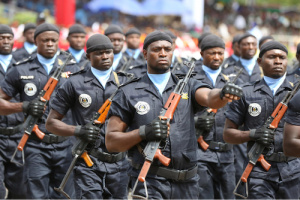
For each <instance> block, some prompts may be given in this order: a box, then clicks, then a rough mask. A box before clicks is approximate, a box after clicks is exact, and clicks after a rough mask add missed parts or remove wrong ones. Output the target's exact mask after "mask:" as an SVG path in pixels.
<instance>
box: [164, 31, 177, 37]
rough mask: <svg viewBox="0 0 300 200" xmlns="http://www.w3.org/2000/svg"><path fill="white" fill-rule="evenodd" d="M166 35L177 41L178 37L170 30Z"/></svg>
mask: <svg viewBox="0 0 300 200" xmlns="http://www.w3.org/2000/svg"><path fill="white" fill-rule="evenodd" d="M165 33H166V34H168V35H169V36H170V37H171V38H172V39H176V38H177V37H176V35H174V33H172V31H170V30H165Z"/></svg>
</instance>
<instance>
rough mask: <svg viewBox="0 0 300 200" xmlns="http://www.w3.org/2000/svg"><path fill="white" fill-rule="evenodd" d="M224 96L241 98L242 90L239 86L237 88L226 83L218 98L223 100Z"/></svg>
mask: <svg viewBox="0 0 300 200" xmlns="http://www.w3.org/2000/svg"><path fill="white" fill-rule="evenodd" d="M225 94H232V95H234V96H238V97H242V96H243V90H242V88H241V87H240V86H237V85H235V84H233V83H226V84H225V85H224V87H223V88H222V90H221V93H220V98H221V99H223V97H224V96H225Z"/></svg>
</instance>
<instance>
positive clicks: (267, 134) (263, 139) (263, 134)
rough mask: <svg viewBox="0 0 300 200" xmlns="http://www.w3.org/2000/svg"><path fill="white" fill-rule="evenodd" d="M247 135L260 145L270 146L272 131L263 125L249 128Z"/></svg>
mask: <svg viewBox="0 0 300 200" xmlns="http://www.w3.org/2000/svg"><path fill="white" fill-rule="evenodd" d="M249 137H250V138H251V139H252V140H255V141H256V142H258V143H260V144H262V145H265V146H270V145H271V144H272V143H273V142H274V131H273V130H271V129H268V128H265V127H262V128H259V129H251V130H250V135H249Z"/></svg>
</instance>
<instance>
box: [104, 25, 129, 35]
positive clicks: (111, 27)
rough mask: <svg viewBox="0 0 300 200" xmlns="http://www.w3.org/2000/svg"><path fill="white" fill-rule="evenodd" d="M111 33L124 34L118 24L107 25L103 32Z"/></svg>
mask: <svg viewBox="0 0 300 200" xmlns="http://www.w3.org/2000/svg"><path fill="white" fill-rule="evenodd" d="M112 33H121V34H123V35H124V33H123V31H122V29H121V27H120V26H117V25H114V24H112V25H109V27H107V29H106V30H105V32H104V34H105V35H109V34H112Z"/></svg>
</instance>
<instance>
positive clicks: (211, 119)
mask: <svg viewBox="0 0 300 200" xmlns="http://www.w3.org/2000/svg"><path fill="white" fill-rule="evenodd" d="M214 124H215V115H214V113H212V112H211V113H209V112H207V111H205V112H204V113H203V114H201V115H200V116H196V117H195V127H196V128H197V129H199V130H202V131H203V132H206V133H207V132H210V130H211V129H212V127H213V125H214Z"/></svg>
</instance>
